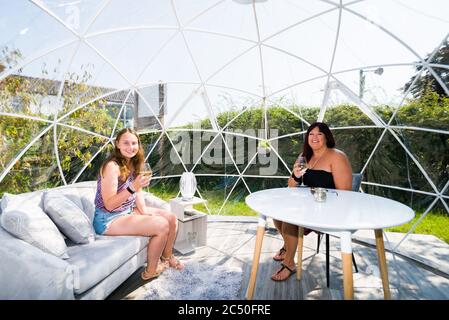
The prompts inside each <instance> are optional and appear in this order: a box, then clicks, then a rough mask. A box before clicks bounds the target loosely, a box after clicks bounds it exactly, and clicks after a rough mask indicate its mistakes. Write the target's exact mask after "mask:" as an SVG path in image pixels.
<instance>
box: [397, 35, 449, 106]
mask: <svg viewBox="0 0 449 320" xmlns="http://www.w3.org/2000/svg"><path fill="white" fill-rule="evenodd" d="M425 60H426V61H427V63H428V64H440V65H445V66H446V67H441V66H440V67H438V66H432V69H433V71H434V72H435V73H436V74H437V76H438V77H439V78H440V79H441V81H442V82H443V83H444V84H445V86H446V88H449V70H448V69H447V66H448V65H449V41H448V40H446V42H445V43H444V44H443V45H442V46H441V47H440V48H439V49H438V51H437V52H436V53H435V55H434V56H433V58H432V59H430V54H428V55H427V57H426V58H425ZM423 68H424V71H422V70H423ZM415 69H416V74H415V75H414V76H413V77H412V78H411V79H410V80H409V81H408V82H407V83H406V84H405V86H404V88H403V89H404V92H406V91H408V90H409V88H410V87H411V88H410V92H411V93H412V94H413V96H414V97H415V98H419V97H422V96H424V95H426V92H435V93H436V94H437V95H438V96H440V97H441V96H446V97H448V92H447V91H445V90H444V89H443V87H442V86H441V84H440V83H439V82H438V81H437V79H436V78H435V77H434V75H433V74H432V73H431V72H430V71H429V69H428V68H427V67H426V66H424V65H422V64H417V65H416V67H415ZM421 71H422V73H421V74H420V72H421Z"/></svg>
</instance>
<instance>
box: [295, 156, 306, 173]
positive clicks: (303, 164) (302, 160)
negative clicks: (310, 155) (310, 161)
mask: <svg viewBox="0 0 449 320" xmlns="http://www.w3.org/2000/svg"><path fill="white" fill-rule="evenodd" d="M297 162H298V164H299V168H300V169H301V171H302V170H304V169H306V168H307V159H306V157H303V156H299V157H298V160H297Z"/></svg>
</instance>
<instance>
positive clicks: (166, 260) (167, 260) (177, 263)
mask: <svg viewBox="0 0 449 320" xmlns="http://www.w3.org/2000/svg"><path fill="white" fill-rule="evenodd" d="M172 259H175V264H174V265H171V264H170V261H171V260H172ZM161 260H162V261H163V262H164V263H165V264H166V265H168V266H169V267H171V268H173V269H176V270H182V269H184V265H183V264H182V263H181V262H180V261H179V260H178V259H176V257H175V255H174V254H172V255H171V256H170V257H168V258H166V257H164V256H161Z"/></svg>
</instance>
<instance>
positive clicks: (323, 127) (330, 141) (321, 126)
mask: <svg viewBox="0 0 449 320" xmlns="http://www.w3.org/2000/svg"><path fill="white" fill-rule="evenodd" d="M316 127H318V130H319V131H320V132H321V133H323V134H324V136H325V137H326V146H327V147H328V148H334V147H335V140H334V136H333V135H332V132H331V129H329V127H328V126H327V124H325V123H324V122H314V123H312V124H311V125H310V127H309V129H307V132H306V137H305V141H304V148H303V150H302V155H303V156H304V157H306V159H307V162H308V161H309V160H310V159H311V158H312V156H313V150H312V148H311V147H310V145H309V133H310V131H312V130H313V129H314V128H316Z"/></svg>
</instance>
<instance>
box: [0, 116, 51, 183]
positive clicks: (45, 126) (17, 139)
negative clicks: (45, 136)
mask: <svg viewBox="0 0 449 320" xmlns="http://www.w3.org/2000/svg"><path fill="white" fill-rule="evenodd" d="M49 125H50V123H47V122H44V121H37V120H34V119H27V118H22V117H16V116H14V115H10V116H6V115H0V134H1V136H2V139H1V140H0V150H1V152H0V159H1V160H0V172H1V173H0V174H6V173H7V170H8V168H10V166H12V165H15V163H16V160H17V159H16V158H17V157H19V154H20V152H22V151H24V150H25V148H29V147H30V146H31V145H32V144H33V140H34V139H35V138H36V137H38V135H39V134H41V133H43V132H44V130H49V129H50V128H49ZM5 170H6V171H5Z"/></svg>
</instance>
